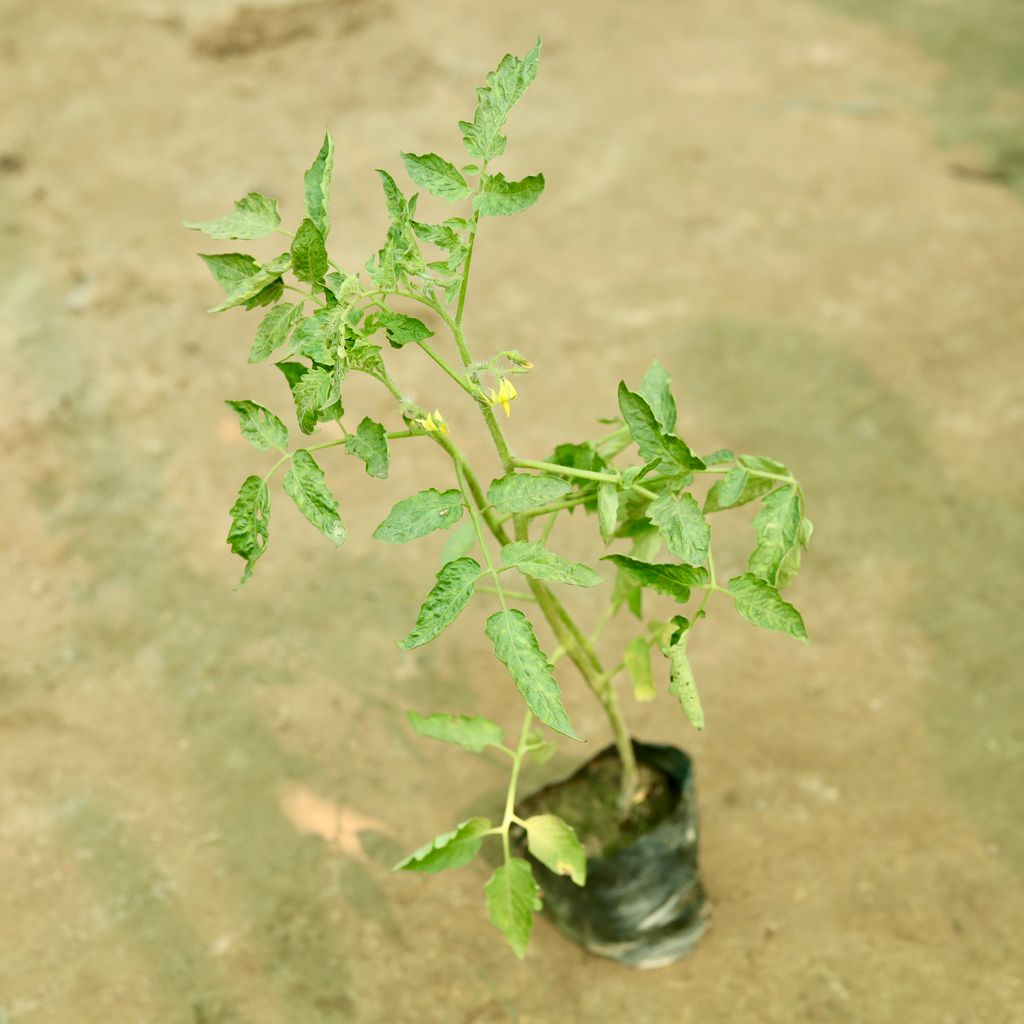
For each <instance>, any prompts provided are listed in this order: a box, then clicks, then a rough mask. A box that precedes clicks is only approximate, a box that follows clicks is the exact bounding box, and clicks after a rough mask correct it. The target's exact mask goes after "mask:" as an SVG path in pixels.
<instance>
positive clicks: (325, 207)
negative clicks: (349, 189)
mask: <svg viewBox="0 0 1024 1024" xmlns="http://www.w3.org/2000/svg"><path fill="white" fill-rule="evenodd" d="M333 172H334V139H332V138H331V133H330V132H327V133H326V134H325V135H324V142H323V145H322V146H321V147H320V152H319V153H317V155H316V158H315V159H314V160H313V163H312V164H311V165H310V168H309V170H308V171H306V174H305V176H304V178H303V186H304V188H303V191H304V192H305V197H306V216H307V217H308V218H309V219H310V220H311V221H312V222H313V223H314V224H315V225H316V227H317V230H318V231H319V232H320V236H321V238H326V237H327V235H328V234H329V233H330V230H331V215H330V209H329V206H330V198H331V175H332V174H333Z"/></svg>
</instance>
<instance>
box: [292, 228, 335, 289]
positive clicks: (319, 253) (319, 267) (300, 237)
mask: <svg viewBox="0 0 1024 1024" xmlns="http://www.w3.org/2000/svg"><path fill="white" fill-rule="evenodd" d="M329 266H330V265H329V264H328V262H327V249H326V248H325V246H324V236H323V235H322V234H321V233H320V229H319V228H318V227H317V226H316V225H315V224H314V223H313V221H312V220H310V218H309V217H307V218H306V219H305V220H304V221H303V222H302V223H301V224H300V225H299V230H298V231H296V232H295V237H294V238H293V239H292V271H293V272H294V274H295V276H296V277H297V278H298V279H299V280H300V281H305V282H306V283H307V284H312V285H318V284H322V283H323V280H324V275H325V274H326V273H327V271H328V269H329Z"/></svg>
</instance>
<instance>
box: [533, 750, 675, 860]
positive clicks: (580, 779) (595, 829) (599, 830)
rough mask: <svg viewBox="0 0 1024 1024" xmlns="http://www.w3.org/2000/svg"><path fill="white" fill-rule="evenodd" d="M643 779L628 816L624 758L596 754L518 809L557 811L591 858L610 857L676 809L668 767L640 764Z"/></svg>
mask: <svg viewBox="0 0 1024 1024" xmlns="http://www.w3.org/2000/svg"><path fill="white" fill-rule="evenodd" d="M638 768H639V773H640V784H639V786H638V788H637V792H636V795H635V797H634V798H633V802H632V804H631V805H630V807H629V810H628V813H627V814H626V816H625V817H623V816H622V814H621V812H620V810H619V779H620V776H621V773H622V762H621V761H620V760H619V759H618V758H617V757H614V756H604V757H597V758H595V759H594V760H593V761H591V762H590V763H589V764H588V765H586V766H584V767H583V768H582V769H581V770H580V771H579V772H577V773H576V774H575V775H573V776H571V777H570V778H568V779H566V780H565V781H564V782H556V783H555V784H553V785H551V786H548V787H546V788H545V789H542V790H541V791H540V792H539V793H536V794H534V795H533V796H531V797H529V798H528V799H526V800H525V801H523V803H522V805H521V807H520V815H521V816H523V817H526V816H527V815H528V814H557V815H558V817H560V818H562V819H563V820H564V821H567V822H568V823H569V824H570V825H572V827H573V828H574V829H575V830H576V834H577V836H579V839H580V842H581V843H582V844H583V849H584V851H585V852H586V855H587V858H588V859H591V858H596V857H610V856H611V855H612V854H614V853H617V852H618V851H619V850H622V849H624V848H625V847H627V846H630V845H631V844H632V843H635V842H636V840H637V839H639V838H640V836H642V835H644V834H645V833H647V832H650V831H651V829H653V828H654V827H655V826H656V825H658V824H659V823H660V822H662V821H664V819H665V818H666V817H667V816H668V815H669V814H670V813H671V812H672V809H673V807H675V804H676V800H677V793H676V792H675V791H674V789H673V788H672V786H671V784H670V783H669V780H668V777H667V776H666V775H665V773H664V772H661V771H659V770H658V769H657V768H652V767H651V766H650V765H647V764H640V765H638Z"/></svg>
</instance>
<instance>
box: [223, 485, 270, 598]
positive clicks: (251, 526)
mask: <svg viewBox="0 0 1024 1024" xmlns="http://www.w3.org/2000/svg"><path fill="white" fill-rule="evenodd" d="M269 528H270V492H269V491H268V490H267V485H266V483H264V481H263V479H262V478H261V477H258V476H250V477H246V479H245V481H244V482H243V483H242V486H241V488H240V489H239V491H238V497H237V498H236V499H235V503H234V505H232V506H231V526H230V528H229V529H228V537H227V542H228V544H229V545H230V546H231V550H232V551H233V552H234V553H235V554H236V555H241V556H242V558H244V559H245V571H244V572H243V573H242V578H241V579H240V580H239V581H238V585H239V586H242V584H243V583H245V581H246V580H247V579H248V578H249V577H250V576H251V575H252V568H253V566H254V565H255V564H256V562H257V561H258V560H259V557H260V555H262V554H263V552H264V551H266V550H267V541H268V540H269V539H270V534H269Z"/></svg>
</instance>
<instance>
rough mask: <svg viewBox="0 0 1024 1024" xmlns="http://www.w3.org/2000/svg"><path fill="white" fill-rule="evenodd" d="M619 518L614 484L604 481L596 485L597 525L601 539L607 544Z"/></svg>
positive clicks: (617, 493)
mask: <svg viewBox="0 0 1024 1024" xmlns="http://www.w3.org/2000/svg"><path fill="white" fill-rule="evenodd" d="M618 518H619V491H618V488H617V487H616V486H615V484H612V483H608V482H607V481H604V482H602V483H600V484H598V486H597V525H598V529H599V530H600V531H601V540H603V541H604V543H605V544H608V543H609V542H610V541H611V539H612V537H614V536H615V526H616V524H617V522H618Z"/></svg>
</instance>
